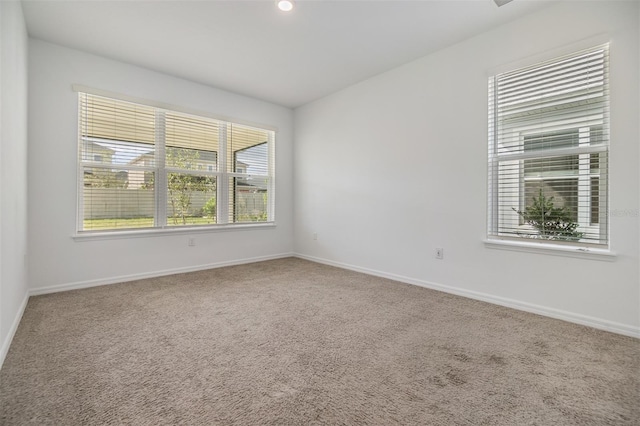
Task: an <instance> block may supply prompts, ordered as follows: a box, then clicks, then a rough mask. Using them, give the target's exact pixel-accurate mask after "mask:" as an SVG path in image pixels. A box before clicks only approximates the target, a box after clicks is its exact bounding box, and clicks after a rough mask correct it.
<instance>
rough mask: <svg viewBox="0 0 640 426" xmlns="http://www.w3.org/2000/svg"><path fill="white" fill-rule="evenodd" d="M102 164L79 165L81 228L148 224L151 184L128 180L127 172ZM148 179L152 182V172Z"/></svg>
mask: <svg viewBox="0 0 640 426" xmlns="http://www.w3.org/2000/svg"><path fill="white" fill-rule="evenodd" d="M137 172H138V171H131V170H129V171H127V170H120V169H111V168H103V167H85V168H84V169H83V193H82V200H83V230H86V231H91V230H102V229H126V228H147V227H152V226H153V225H154V223H153V217H154V211H155V197H154V189H153V183H152V184H151V185H142V184H135V185H134V184H131V182H130V180H129V178H130V176H131V173H137ZM149 173H150V180H151V182H153V173H152V172H149Z"/></svg>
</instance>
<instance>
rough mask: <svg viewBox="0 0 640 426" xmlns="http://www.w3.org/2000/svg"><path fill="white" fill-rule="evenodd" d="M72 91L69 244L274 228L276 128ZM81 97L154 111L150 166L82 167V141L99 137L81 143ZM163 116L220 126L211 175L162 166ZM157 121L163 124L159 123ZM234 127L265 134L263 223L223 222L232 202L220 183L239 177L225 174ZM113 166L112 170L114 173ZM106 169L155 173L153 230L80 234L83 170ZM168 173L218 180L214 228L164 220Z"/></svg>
mask: <svg viewBox="0 0 640 426" xmlns="http://www.w3.org/2000/svg"><path fill="white" fill-rule="evenodd" d="M73 89H74V91H75V92H77V95H78V96H77V97H76V100H77V103H76V105H77V106H78V114H77V115H76V117H77V119H78V133H77V138H78V139H77V140H78V142H77V143H78V144H77V149H76V164H77V176H76V181H77V185H76V186H77V197H76V206H77V207H76V227H75V231H74V234H73V235H72V238H73V239H74V240H78V241H82V240H93V239H112V238H130V237H136V236H143V237H144V236H153V235H167V234H183V233H194V232H198V233H199V232H214V231H223V230H232V229H236V230H238V229H254V228H263V227H275V226H276V221H275V172H276V170H275V145H276V142H275V140H276V133H277V128H276V127H274V126H268V125H263V124H258V123H253V122H248V121H243V120H231V119H229V117H219V116H215V115H212V114H208V113H204V112H202V111H194V110H191V109H188V108H183V107H178V106H173V105H167V104H164V103H159V102H154V101H148V100H143V99H139V98H133V97H130V96H125V95H120V94H116V93H112V92H106V91H102V90H97V89H92V88H88V87H85V86H79V85H74V86H73ZM83 94H86V95H90V96H100V97H104V98H110V99H113V100H115V101H119V102H128V103H133V104H139V105H141V106H146V107H151V108H154V109H155V110H156V125H155V126H156V127H155V129H156V130H155V133H156V136H155V140H154V145H153V146H154V148H155V149H154V165H130V164H113V163H109V164H106V163H104V162H102V163H97V162H95V161H91V160H88V161H84V160H83V157H82V143H83V140H89V141H93V140H99V139H101V138H99V137H92V136H89V137H85V138H83V135H82V129H81V122H80V103H81V102H80V98H81V96H82V95H83ZM166 113H180V114H186V115H190V116H194V117H195V118H198V119H203V120H208V121H215V122H218V123H219V127H220V130H219V133H218V150H217V151H212V152H215V153H216V165H215V166H214V167H213V169H214V170H213V171H212V170H210V168H211V166H209V167H202V168H201V169H193V170H191V169H183V168H180V167H172V166H170V165H168V164H166V158H165V153H166V148H167V146H166V141H165V137H164V135H165V134H166V131H167V130H166V127H165V124H164V114H166ZM158 118H160V119H161V122H160V121H159V120H158ZM232 126H241V127H247V128H254V129H256V130H260V131H264V132H265V133H266V134H267V135H268V139H267V141H265V142H262V143H266V144H267V170H266V175H259V176H260V177H261V178H265V179H266V181H267V184H266V193H267V194H268V198H269V199H268V202H267V204H266V206H265V208H266V220H265V221H257V222H251V221H243V222H235V218H233V217H227V214H226V213H227V212H228V211H229V210H230V209H231V206H230V204H229V202H230V201H231V197H230V192H231V191H232V189H231V188H228V185H222V184H221V183H222V180H223V179H229V178H233V177H234V176H235V175H237V173H233V172H230V171H229V172H228V171H227V170H226V169H227V160H226V148H227V144H228V143H229V142H228V141H227V133H228V130H229V129H231V127H232ZM111 142H124V143H129V142H130V141H115V140H112V141H111ZM114 166H115V167H114ZM92 167H97V168H105V169H122V170H127V171H132V170H136V171H140V172H142V173H147V172H152V173H154V175H155V177H154V207H153V208H154V213H153V226H151V227H141V228H109V229H97V230H96V229H84V186H85V177H84V170H85V169H86V168H92ZM169 173H186V174H190V175H194V176H206V177H213V178H215V180H216V201H217V202H216V210H217V211H216V219H217V221H216V223H213V224H186V225H173V224H171V216H170V215H169V214H168V206H167V201H168V197H169V195H168V194H169V190H168V175H169ZM250 176H258V175H255V174H253V175H252V174H246V173H245V174H242V177H250Z"/></svg>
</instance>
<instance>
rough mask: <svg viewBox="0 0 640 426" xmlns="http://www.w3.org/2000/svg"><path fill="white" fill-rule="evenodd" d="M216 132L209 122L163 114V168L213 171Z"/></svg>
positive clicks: (216, 140) (216, 127)
mask: <svg viewBox="0 0 640 426" xmlns="http://www.w3.org/2000/svg"><path fill="white" fill-rule="evenodd" d="M219 128H220V126H219V123H218V122H216V121H213V120H207V119H205V118H199V117H194V116H191V115H186V114H178V113H173V112H166V113H165V129H166V130H165V144H166V150H165V152H166V164H167V167H175V168H180V169H185V170H204V171H217V170H218V165H217V160H218V150H219V148H218V143H219V142H218V141H219Z"/></svg>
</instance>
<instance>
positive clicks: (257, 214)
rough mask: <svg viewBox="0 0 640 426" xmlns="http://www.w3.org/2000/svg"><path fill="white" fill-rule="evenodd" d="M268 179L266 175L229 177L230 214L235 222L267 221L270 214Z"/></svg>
mask: <svg viewBox="0 0 640 426" xmlns="http://www.w3.org/2000/svg"><path fill="white" fill-rule="evenodd" d="M268 182H269V181H268V179H267V178H265V177H262V178H255V179H248V178H239V177H233V178H230V179H229V183H230V187H231V188H232V190H231V194H230V198H231V199H230V212H229V213H230V215H231V217H232V218H233V222H266V221H267V215H268V203H269V199H268V194H267V187H268Z"/></svg>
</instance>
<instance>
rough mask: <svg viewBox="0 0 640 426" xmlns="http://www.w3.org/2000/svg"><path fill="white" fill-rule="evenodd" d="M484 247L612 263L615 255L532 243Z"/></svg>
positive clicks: (488, 242) (498, 243) (497, 243)
mask: <svg viewBox="0 0 640 426" xmlns="http://www.w3.org/2000/svg"><path fill="white" fill-rule="evenodd" d="M484 245H485V247H487V248H490V249H498V250H512V251H520V252H526V253H537V254H546V255H551V256H565V257H576V258H580V259H591V260H601V261H608V262H613V261H615V260H616V257H617V254H616V253H615V252H613V251H610V250H608V249H600V248H593V247H581V246H560V245H555V244H549V243H534V242H525V241H511V240H499V239H487V240H484Z"/></svg>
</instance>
